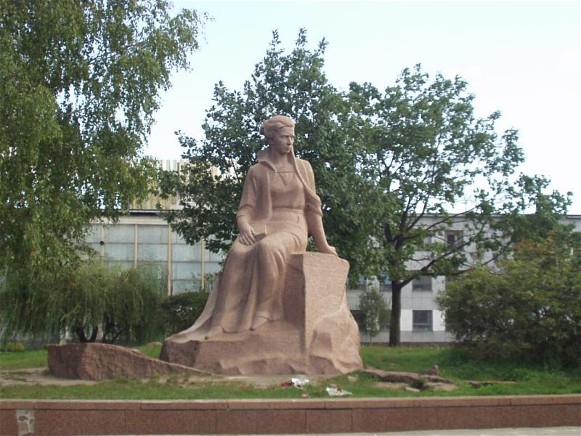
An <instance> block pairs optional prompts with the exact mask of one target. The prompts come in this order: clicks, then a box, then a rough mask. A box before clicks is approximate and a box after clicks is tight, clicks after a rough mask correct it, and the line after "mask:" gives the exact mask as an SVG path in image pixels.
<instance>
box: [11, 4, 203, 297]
mask: <svg viewBox="0 0 581 436" xmlns="http://www.w3.org/2000/svg"><path fill="white" fill-rule="evenodd" d="M169 7H170V6H169V4H168V3H167V2H166V1H165V0H158V1H153V2H151V1H143V0H122V1H105V0H90V1H83V2H79V1H75V0H35V1H33V2H30V1H10V0H0V9H1V10H2V14H1V15H0V77H1V80H0V228H2V232H1V234H0V274H2V275H6V276H10V279H9V282H10V284H11V285H15V286H19V287H20V288H21V291H22V292H25V293H29V295H28V298H29V300H30V301H31V302H33V303H34V302H36V301H39V302H40V303H41V305H44V304H46V301H42V300H44V299H45V298H48V296H43V295H33V294H32V293H31V292H33V291H34V290H33V289H32V285H31V284H30V283H29V280H30V281H31V282H36V283H39V282H42V281H51V280H54V277H50V275H58V274H59V273H60V272H63V273H64V270H65V269H66V268H75V263H76V262H77V261H78V255H79V249H80V248H82V247H80V246H79V244H80V241H83V240H84V236H85V233H86V231H87V229H88V225H89V223H90V221H91V220H94V219H99V218H102V217H107V218H115V217H117V216H118V215H119V214H120V213H123V211H124V210H126V209H127V207H128V205H130V204H131V202H132V201H133V200H134V199H135V198H137V197H140V196H144V195H146V194H147V189H148V180H149V179H150V178H151V176H152V175H153V174H154V170H153V163H152V162H150V161H149V160H148V159H146V158H142V157H141V149H142V146H143V144H144V142H145V140H146V137H147V135H148V133H149V128H150V125H151V123H152V121H153V115H154V113H155V111H156V110H157V109H158V107H159V92H160V90H164V89H167V88H168V87H169V86H170V72H171V71H172V70H174V69H182V68H186V67H187V66H188V61H187V56H188V54H189V53H190V52H192V51H193V50H195V49H196V48H197V46H198V44H197V29H198V27H199V25H200V23H201V22H202V19H201V18H200V17H198V16H197V15H196V13H195V12H194V11H190V10H184V11H182V12H180V13H179V14H177V15H175V16H172V15H170V11H169ZM44 275H48V276H49V277H40V276H44ZM42 291H44V289H43V290H42Z"/></svg>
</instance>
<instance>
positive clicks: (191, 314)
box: [160, 291, 208, 335]
mask: <svg viewBox="0 0 581 436" xmlns="http://www.w3.org/2000/svg"><path fill="white" fill-rule="evenodd" d="M207 300H208V293H207V292H205V291H199V292H182V293H180V294H177V295H171V296H169V297H166V298H164V300H163V301H162V302H161V305H160V313H161V314H160V319H161V325H162V328H163V331H164V332H165V333H166V334H169V335H171V334H174V333H178V332H181V331H182V330H185V329H187V328H188V327H190V326H192V325H193V324H194V322H195V321H196V319H198V317H199V316H200V315H201V313H202V310H204V307H205V305H206V301H207Z"/></svg>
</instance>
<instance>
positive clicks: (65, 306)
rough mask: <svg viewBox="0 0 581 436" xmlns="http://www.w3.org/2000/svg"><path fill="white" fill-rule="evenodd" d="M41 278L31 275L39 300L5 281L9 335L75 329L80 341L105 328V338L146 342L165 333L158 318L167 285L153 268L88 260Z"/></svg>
mask: <svg viewBox="0 0 581 436" xmlns="http://www.w3.org/2000/svg"><path fill="white" fill-rule="evenodd" d="M38 278H39V281H37V282H33V280H32V279H31V280H30V283H31V285H32V286H34V287H35V288H38V289H42V291H43V292H36V293H34V294H33V295H34V297H35V298H36V300H34V301H30V300H29V298H28V295H26V294H24V293H22V292H18V288H17V287H15V286H0V299H2V302H3V303H2V306H1V307H0V315H1V319H2V324H3V325H2V327H3V334H4V335H5V336H10V335H12V334H18V333H25V334H32V335H35V336H41V337H42V336H44V337H54V336H56V335H59V334H63V333H65V332H70V333H72V334H74V335H75V336H76V337H77V339H78V340H79V342H94V341H96V340H97V336H98V333H99V331H101V333H102V338H103V341H104V342H117V341H137V342H144V341H146V340H148V339H151V338H153V337H155V335H156V334H158V333H159V332H158V326H157V324H156V323H155V322H154V320H155V315H156V313H157V310H158V308H159V305H160V302H161V298H162V295H163V291H164V286H163V280H160V279H159V277H158V274H157V271H156V270H154V269H152V268H147V267H140V268H130V269H127V270H121V269H110V268H107V267H105V266H104V265H103V264H102V263H100V262H84V263H82V264H80V265H79V266H78V267H77V268H76V269H75V270H74V271H70V270H67V271H66V272H65V273H63V274H61V275H60V276H59V278H58V279H57V280H52V281H51V280H50V279H49V276H48V275H42V276H38ZM9 279H11V277H9Z"/></svg>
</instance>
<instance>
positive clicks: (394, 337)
mask: <svg viewBox="0 0 581 436" xmlns="http://www.w3.org/2000/svg"><path fill="white" fill-rule="evenodd" d="M401 288H402V285H401V283H398V282H392V283H391V319H390V320H389V346H390V347H397V346H398V345H399V344H400V333H401V331H400V330H401V329H400V321H401Z"/></svg>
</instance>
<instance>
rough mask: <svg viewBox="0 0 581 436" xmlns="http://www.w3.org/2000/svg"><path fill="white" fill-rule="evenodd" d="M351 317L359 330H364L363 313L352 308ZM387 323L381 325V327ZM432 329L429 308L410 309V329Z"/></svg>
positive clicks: (417, 330)
mask: <svg viewBox="0 0 581 436" xmlns="http://www.w3.org/2000/svg"><path fill="white" fill-rule="evenodd" d="M351 312H352V313H353V317H354V318H355V321H357V325H358V326H359V329H360V330H361V331H365V313H363V312H361V311H360V310H352V311H351ZM387 328H389V325H386V326H383V329H387ZM433 330H434V324H433V315H432V311H431V310H412V331H414V332H431V331H433Z"/></svg>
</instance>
